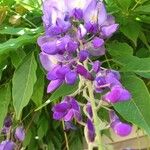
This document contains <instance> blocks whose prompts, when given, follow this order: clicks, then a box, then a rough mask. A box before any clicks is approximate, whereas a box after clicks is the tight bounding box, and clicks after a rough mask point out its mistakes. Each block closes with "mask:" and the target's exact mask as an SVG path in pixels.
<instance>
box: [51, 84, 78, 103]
mask: <svg viewBox="0 0 150 150" xmlns="http://www.w3.org/2000/svg"><path fill="white" fill-rule="evenodd" d="M77 89H78V82H77V83H76V84H74V85H67V84H63V85H62V86H61V87H60V88H58V89H57V90H56V91H55V92H54V93H53V94H52V95H51V97H50V100H51V102H52V101H56V100H58V99H59V98H60V97H63V96H67V95H70V94H72V93H74V92H75V91H76V90H77Z"/></svg>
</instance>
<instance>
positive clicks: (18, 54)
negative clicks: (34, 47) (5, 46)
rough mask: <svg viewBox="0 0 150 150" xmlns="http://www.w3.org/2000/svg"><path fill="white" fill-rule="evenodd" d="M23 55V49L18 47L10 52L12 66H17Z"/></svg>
mask: <svg viewBox="0 0 150 150" xmlns="http://www.w3.org/2000/svg"><path fill="white" fill-rule="evenodd" d="M25 56H26V54H25V52H24V51H23V49H19V50H17V51H13V52H11V53H10V57H11V62H12V64H13V66H14V67H15V68H17V67H18V66H19V64H20V63H21V61H22V60H23V58H24V57H25Z"/></svg>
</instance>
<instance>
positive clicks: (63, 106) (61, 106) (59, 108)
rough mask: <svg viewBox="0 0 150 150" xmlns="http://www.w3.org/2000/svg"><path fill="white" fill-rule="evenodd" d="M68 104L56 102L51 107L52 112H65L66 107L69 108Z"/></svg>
mask: <svg viewBox="0 0 150 150" xmlns="http://www.w3.org/2000/svg"><path fill="white" fill-rule="evenodd" d="M69 107H70V106H69V104H68V103H67V102H61V103H59V104H56V105H55V106H54V107H53V108H52V111H53V112H55V111H56V112H66V111H67V109H69Z"/></svg>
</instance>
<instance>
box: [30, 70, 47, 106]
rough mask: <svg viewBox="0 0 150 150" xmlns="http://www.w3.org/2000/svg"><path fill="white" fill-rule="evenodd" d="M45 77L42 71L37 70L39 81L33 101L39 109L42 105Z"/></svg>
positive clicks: (36, 84)
mask: <svg viewBox="0 0 150 150" xmlns="http://www.w3.org/2000/svg"><path fill="white" fill-rule="evenodd" d="M44 79H45V75H44V73H43V72H42V70H41V69H39V68H38V70H37V81H36V83H35V85H34V90H33V95H32V97H31V99H32V100H33V102H34V103H35V104H36V106H37V107H39V106H40V105H42V100H43V94H44V81H45V80H44Z"/></svg>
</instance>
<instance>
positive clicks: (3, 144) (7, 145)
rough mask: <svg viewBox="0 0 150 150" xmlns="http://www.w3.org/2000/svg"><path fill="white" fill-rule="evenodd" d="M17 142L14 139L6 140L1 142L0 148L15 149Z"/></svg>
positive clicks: (1, 149) (4, 149)
mask: <svg viewBox="0 0 150 150" xmlns="http://www.w3.org/2000/svg"><path fill="white" fill-rule="evenodd" d="M14 149H15V144H14V142H12V141H9V140H5V141H2V142H1V143H0V150H14Z"/></svg>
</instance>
